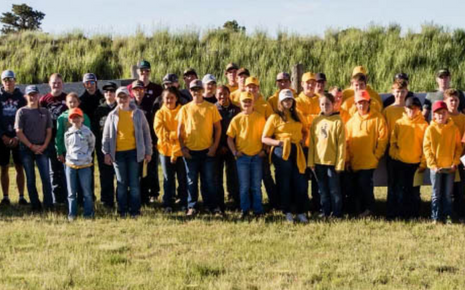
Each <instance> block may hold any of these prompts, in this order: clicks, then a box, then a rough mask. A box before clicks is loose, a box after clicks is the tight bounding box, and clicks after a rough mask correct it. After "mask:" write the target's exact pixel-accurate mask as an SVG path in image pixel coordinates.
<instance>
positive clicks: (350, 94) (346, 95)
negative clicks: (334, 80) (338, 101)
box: [342, 85, 383, 108]
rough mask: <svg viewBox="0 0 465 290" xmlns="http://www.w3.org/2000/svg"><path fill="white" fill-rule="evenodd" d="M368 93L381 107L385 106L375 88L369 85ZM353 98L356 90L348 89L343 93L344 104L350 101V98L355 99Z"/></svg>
mask: <svg viewBox="0 0 465 290" xmlns="http://www.w3.org/2000/svg"><path fill="white" fill-rule="evenodd" d="M366 91H367V92H368V94H369V95H370V97H371V99H375V100H376V101H378V102H379V103H380V104H381V105H382V104H383V99H382V98H381V96H380V95H379V94H378V93H377V92H376V91H375V90H373V88H372V87H371V86H370V85H367V87H366ZM353 96H354V90H353V89H351V88H347V89H345V90H343V91H342V101H343V102H345V101H346V100H347V99H349V98H350V97H353ZM381 108H382V107H381Z"/></svg>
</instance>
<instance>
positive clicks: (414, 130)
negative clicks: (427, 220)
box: [388, 94, 428, 218]
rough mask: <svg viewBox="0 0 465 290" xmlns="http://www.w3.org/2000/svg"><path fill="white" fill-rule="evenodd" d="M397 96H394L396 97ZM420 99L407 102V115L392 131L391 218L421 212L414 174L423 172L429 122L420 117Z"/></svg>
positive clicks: (413, 98) (410, 99)
mask: <svg viewBox="0 0 465 290" xmlns="http://www.w3.org/2000/svg"><path fill="white" fill-rule="evenodd" d="M394 95H395V94H394ZM421 107H422V106H421V102H420V100H419V99H418V98H417V97H412V98H409V99H408V100H407V101H406V102H405V108H404V111H405V113H404V114H403V116H402V118H401V119H399V120H397V122H396V123H395V124H394V127H393V128H392V133H391V141H390V147H389V156H390V158H391V164H392V173H393V175H392V180H394V181H395V182H394V183H393V188H392V197H391V198H392V203H391V204H389V206H391V208H390V209H388V211H390V212H391V213H392V216H391V217H392V218H397V217H402V218H412V217H415V216H416V214H417V212H418V211H419V205H420V202H421V200H420V199H419V196H416V195H415V193H414V191H413V180H414V176H415V172H416V171H417V170H419V171H420V172H423V171H424V170H425V168H426V160H425V156H424V154H423V137H424V135H425V131H426V128H427V127H428V123H427V122H426V121H425V118H424V117H423V115H422V114H421Z"/></svg>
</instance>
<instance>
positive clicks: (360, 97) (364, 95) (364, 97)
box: [354, 91, 371, 103]
mask: <svg viewBox="0 0 465 290" xmlns="http://www.w3.org/2000/svg"><path fill="white" fill-rule="evenodd" d="M370 99H371V97H370V94H369V93H368V92H367V91H360V92H356V93H355V96H354V100H355V103H358V102H360V101H369V100H370Z"/></svg>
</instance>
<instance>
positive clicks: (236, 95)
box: [229, 88, 245, 107]
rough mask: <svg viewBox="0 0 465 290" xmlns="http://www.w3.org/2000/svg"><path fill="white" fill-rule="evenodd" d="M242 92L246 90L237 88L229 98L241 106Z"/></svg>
mask: <svg viewBox="0 0 465 290" xmlns="http://www.w3.org/2000/svg"><path fill="white" fill-rule="evenodd" d="M242 92H245V89H244V90H243V91H242V90H241V89H239V88H238V89H236V90H235V91H234V92H231V94H230V95H229V99H230V100H231V102H232V103H233V104H234V105H236V106H238V107H240V106H241V93H242Z"/></svg>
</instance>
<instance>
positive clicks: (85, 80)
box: [79, 73, 104, 120]
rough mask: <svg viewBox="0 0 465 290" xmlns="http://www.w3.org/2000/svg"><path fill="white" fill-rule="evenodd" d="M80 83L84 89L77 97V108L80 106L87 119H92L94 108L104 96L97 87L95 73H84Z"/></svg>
mask: <svg viewBox="0 0 465 290" xmlns="http://www.w3.org/2000/svg"><path fill="white" fill-rule="evenodd" d="M82 84H83V86H84V88H85V89H86V90H85V91H84V93H83V94H82V95H81V96H79V99H80V100H81V104H80V105H79V108H81V110H82V111H83V112H84V114H86V115H87V116H88V117H89V119H91V120H93V119H94V113H95V110H96V109H97V108H98V106H100V104H101V103H102V102H103V101H104V97H103V94H102V92H101V91H100V90H99V88H98V83H97V76H96V75H95V74H93V73H86V74H84V76H83V77H82Z"/></svg>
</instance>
